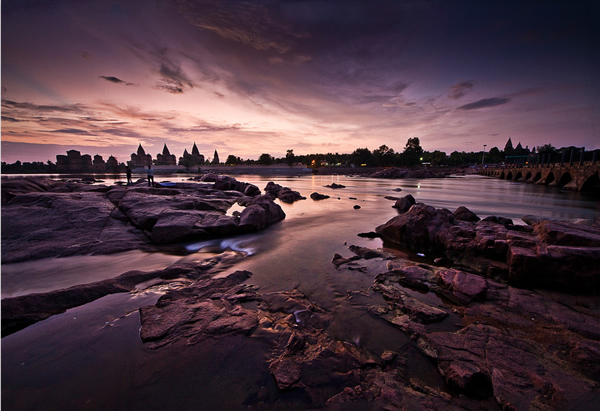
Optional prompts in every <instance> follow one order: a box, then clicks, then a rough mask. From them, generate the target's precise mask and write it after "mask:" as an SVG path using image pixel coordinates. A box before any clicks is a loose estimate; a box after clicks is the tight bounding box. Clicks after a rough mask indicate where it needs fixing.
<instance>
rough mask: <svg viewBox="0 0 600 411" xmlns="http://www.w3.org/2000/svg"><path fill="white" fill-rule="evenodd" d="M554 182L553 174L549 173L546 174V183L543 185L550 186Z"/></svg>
mask: <svg viewBox="0 0 600 411" xmlns="http://www.w3.org/2000/svg"><path fill="white" fill-rule="evenodd" d="M553 181H554V173H553V172H552V171H551V172H550V173H548V175H547V176H546V181H544V183H545V184H550V183H552V182H553Z"/></svg>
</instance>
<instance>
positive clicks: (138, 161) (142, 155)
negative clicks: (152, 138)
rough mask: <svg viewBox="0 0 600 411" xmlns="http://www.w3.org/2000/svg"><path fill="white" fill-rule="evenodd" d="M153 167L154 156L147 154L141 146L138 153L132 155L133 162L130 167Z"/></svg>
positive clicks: (130, 162)
mask: <svg viewBox="0 0 600 411" xmlns="http://www.w3.org/2000/svg"><path fill="white" fill-rule="evenodd" d="M149 165H152V156H151V155H150V154H146V151H145V150H144V148H143V147H142V145H141V144H140V146H139V147H138V149H137V154H136V153H131V161H129V167H131V168H137V167H148V166H149Z"/></svg>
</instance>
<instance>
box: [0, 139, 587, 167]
mask: <svg viewBox="0 0 600 411" xmlns="http://www.w3.org/2000/svg"><path fill="white" fill-rule="evenodd" d="M571 149H573V150H576V149H579V148H576V147H562V148H560V149H558V148H556V147H553V146H552V144H545V145H543V146H538V147H535V148H534V149H532V150H529V149H528V148H523V147H521V144H520V143H519V144H518V145H517V147H513V146H512V142H511V140H510V139H509V140H508V142H507V143H506V146H505V147H504V150H500V149H499V148H498V147H492V148H491V149H490V150H489V151H486V152H485V163H486V164H498V163H502V162H503V161H505V160H506V159H507V158H508V157H510V156H521V157H525V156H529V157H533V155H535V154H537V155H539V156H542V155H544V156H547V157H546V158H548V159H551V161H560V158H561V155H562V153H563V152H566V151H569V150H571ZM584 156H585V161H589V160H591V159H592V152H585V153H584ZM215 160H217V162H215ZM482 160H484V158H483V153H482V151H475V152H465V151H461V152H459V151H453V152H452V153H450V155H448V154H447V153H445V152H444V151H439V150H435V151H425V150H423V148H422V147H421V142H420V140H419V138H418V137H411V138H409V139H408V140H407V142H406V145H405V146H404V149H403V150H402V152H397V151H395V150H394V149H393V148H391V147H388V146H387V145H385V144H384V145H381V146H379V148H377V149H375V150H373V151H371V150H369V149H368V148H366V147H365V148H357V149H355V150H354V151H353V152H352V153H349V154H340V153H335V154H334V153H326V154H319V153H316V154H302V155H298V154H295V153H294V150H293V149H289V150H287V152H286V155H285V156H284V157H280V158H276V157H273V156H272V155H270V154H268V153H263V154H261V155H260V156H259V158H258V159H257V160H250V159H247V160H244V159H242V158H240V157H237V156H235V155H233V154H230V155H229V156H228V157H227V159H226V160H225V163H224V164H227V165H255V164H259V165H272V164H288V165H289V166H292V165H294V164H299V163H301V164H304V165H306V166H307V167H311V168H317V167H323V166H344V167H352V166H354V167H360V166H366V167H405V166H415V165H419V164H428V165H432V166H464V165H470V164H481V162H482ZM207 164H222V163H218V155H217V153H216V151H215V159H214V160H213V161H207ZM55 172H57V169H56V164H54V163H52V162H51V161H50V160H48V161H47V162H46V163H43V162H24V163H21V162H20V161H16V162H15V163H13V164H7V163H6V162H4V161H3V162H2V173H7V174H10V173H22V174H27V173H40V174H42V173H55Z"/></svg>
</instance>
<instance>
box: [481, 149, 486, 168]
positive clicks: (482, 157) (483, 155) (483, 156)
mask: <svg viewBox="0 0 600 411" xmlns="http://www.w3.org/2000/svg"><path fill="white" fill-rule="evenodd" d="M486 146H487V144H484V145H483V154H482V155H481V168H483V160H484V159H485V147H486Z"/></svg>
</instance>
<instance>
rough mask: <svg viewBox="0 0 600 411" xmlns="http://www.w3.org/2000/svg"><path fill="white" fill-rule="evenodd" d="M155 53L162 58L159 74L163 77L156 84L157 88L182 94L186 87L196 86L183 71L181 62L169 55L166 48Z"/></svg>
mask: <svg viewBox="0 0 600 411" xmlns="http://www.w3.org/2000/svg"><path fill="white" fill-rule="evenodd" d="M155 54H157V55H158V58H159V59H160V67H159V69H158V74H159V75H160V77H161V78H160V79H159V80H158V81H157V84H156V86H154V88H155V89H157V90H162V91H166V92H167V93H171V94H181V93H183V92H184V91H185V89H186V87H189V88H194V84H193V83H192V81H191V80H190V79H189V78H188V76H187V75H186V74H185V73H184V72H183V70H182V68H181V66H180V64H179V62H177V61H175V60H173V59H171V58H169V57H168V56H167V50H166V49H161V50H158V51H156V52H155Z"/></svg>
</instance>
